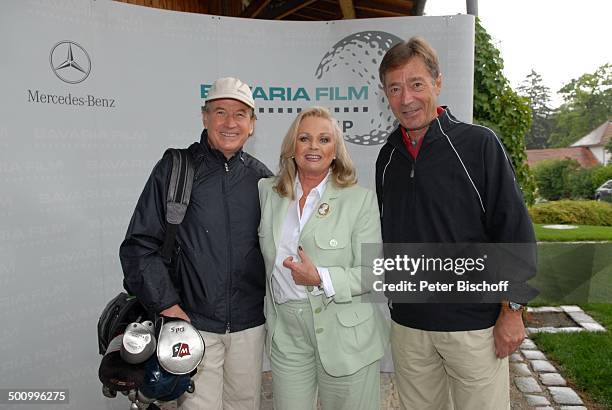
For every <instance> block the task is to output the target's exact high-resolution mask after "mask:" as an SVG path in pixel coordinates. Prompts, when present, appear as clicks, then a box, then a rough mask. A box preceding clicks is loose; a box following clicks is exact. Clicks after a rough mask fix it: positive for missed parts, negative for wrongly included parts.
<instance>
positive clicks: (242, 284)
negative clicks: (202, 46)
mask: <svg viewBox="0 0 612 410" xmlns="http://www.w3.org/2000/svg"><path fill="white" fill-rule="evenodd" d="M254 110H255V104H254V100H253V96H252V94H251V91H250V89H249V87H248V85H246V84H245V83H243V82H242V81H240V80H239V79H236V78H230V77H228V78H220V79H218V80H216V81H215V82H214V83H213V85H212V87H211V88H210V90H209V92H208V97H207V99H206V103H205V106H204V110H203V121H204V127H205V130H204V131H203V132H202V136H201V140H200V142H196V143H193V144H192V145H191V146H190V147H189V152H190V153H191V155H192V157H193V160H194V163H195V177H194V183H193V188H192V192H191V200H190V203H189V206H188V208H187V213H186V214H185V218H184V220H183V222H182V223H181V225H180V226H179V228H178V231H177V235H176V244H177V246H176V251H175V253H174V256H173V269H170V270H169V269H168V261H165V260H164V259H163V257H162V255H161V254H160V247H161V245H162V243H163V241H164V238H165V229H166V223H165V212H166V211H165V208H166V197H167V190H168V182H169V178H170V173H171V166H172V160H171V157H170V156H169V155H167V156H165V157H164V158H162V160H161V161H159V163H158V164H157V165H156V166H155V168H154V169H153V172H152V173H151V176H150V177H149V180H148V181H147V183H146V185H145V188H144V190H143V192H142V194H141V196H140V199H139V200H138V204H137V205H136V210H135V211H134V215H133V216H132V220H131V222H130V226H129V228H128V231H127V234H126V238H125V240H124V241H123V243H122V244H121V249H120V257H121V264H122V266H123V271H124V275H125V284H126V288H127V289H128V290H129V291H130V292H131V293H133V294H135V295H136V296H137V297H138V299H139V300H140V301H141V302H142V303H143V304H144V305H145V306H146V307H147V309H148V310H150V311H152V312H156V313H159V314H161V315H165V316H169V317H177V318H181V319H184V320H187V321H190V322H191V323H192V324H193V325H194V326H195V327H196V328H197V329H198V330H200V332H201V334H202V336H203V338H204V343H205V346H206V351H205V355H204V359H203V361H202V363H201V365H200V368H199V371H198V374H197V375H196V376H195V386H196V392H195V394H192V395H189V394H188V395H184V396H183V402H182V403H181V408H184V409H222V408H223V409H245V410H246V409H249V410H251V409H252V410H256V409H259V401H260V400H259V399H260V385H261V366H262V356H263V342H264V334H265V331H264V326H263V325H264V321H265V318H264V315H263V298H264V295H265V270H264V263H263V258H262V255H261V251H260V249H259V240H258V235H257V227H258V225H259V219H260V209H259V196H258V191H257V182H258V181H259V179H260V178H265V177H268V176H270V175H271V174H272V173H271V172H270V171H269V170H268V168H266V166H265V165H264V164H262V163H261V162H259V161H258V160H257V159H255V158H254V157H252V156H250V155H249V154H247V153H245V152H244V151H243V150H242V146H243V145H244V143H245V142H246V140H247V138H248V137H249V136H250V135H251V134H252V133H253V131H254V127H255V120H256V117H255V111H254Z"/></svg>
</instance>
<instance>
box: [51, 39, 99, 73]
mask: <svg viewBox="0 0 612 410" xmlns="http://www.w3.org/2000/svg"><path fill="white" fill-rule="evenodd" d="M49 62H50V63H51V69H52V70H53V72H54V73H55V75H56V76H57V78H59V79H60V80H62V81H64V82H66V83H69V84H77V83H80V82H81V81H83V80H85V79H86V78H87V77H88V76H89V73H90V71H91V59H90V58H89V54H87V51H85V49H84V48H83V47H81V46H80V45H79V44H77V43H75V42H74V41H69V40H64V41H60V42H59V43H57V44H56V45H54V46H53V48H51V53H50V54H49Z"/></svg>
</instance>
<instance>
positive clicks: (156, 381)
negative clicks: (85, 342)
mask: <svg viewBox="0 0 612 410" xmlns="http://www.w3.org/2000/svg"><path fill="white" fill-rule="evenodd" d="M168 152H169V153H170V154H171V155H172V171H171V175H170V182H169V184H168V195H167V201H166V236H165V239H164V243H163V245H162V246H161V248H160V250H159V252H160V254H161V255H162V256H163V257H164V259H165V260H167V261H170V262H169V263H170V264H172V262H173V261H172V260H171V259H172V254H173V250H174V247H175V240H176V233H177V229H178V225H180V224H181V222H182V221H183V218H184V216H185V213H186V211H187V206H188V205H189V200H190V197H191V188H192V185H193V178H194V172H195V170H194V164H193V160H192V158H191V154H190V153H189V151H188V150H186V149H172V148H171V149H168V150H167V151H166V153H168ZM170 269H171V268H170ZM179 322H181V323H179ZM171 328H173V329H174V330H176V329H177V328H181V329H182V332H180V333H178V332H174V333H173V334H171V333H172V332H171V330H170V329H171ZM177 335H178V336H182V338H181V337H179V338H178V339H177V338H173V336H177ZM179 339H180V340H179ZM172 349H175V350H176V352H174V351H173V350H172ZM98 351H99V353H100V354H101V355H103V358H102V361H101V363H100V369H99V374H98V376H99V378H100V381H101V382H102V386H103V387H102V392H103V394H104V396H106V397H116V395H117V392H122V393H123V394H125V395H127V396H128V398H129V399H130V401H131V402H132V407H131V408H133V409H146V408H149V409H154V408H155V407H156V406H155V404H154V402H155V401H157V400H158V401H169V400H174V399H176V398H178V397H179V396H181V395H182V394H183V393H184V392H190V393H192V392H193V391H194V387H193V382H192V381H191V376H193V375H194V374H195V372H196V370H195V369H196V367H197V365H198V364H199V363H200V361H201V360H202V358H203V355H204V342H203V340H202V338H201V336H200V334H199V332H198V331H197V330H196V329H195V328H193V326H191V325H190V324H189V323H187V322H184V321H180V320H174V319H171V318H159V317H156V316H155V315H153V314H151V312H147V310H146V309H145V308H144V306H143V305H142V304H141V303H140V302H138V300H137V299H136V297H134V296H130V295H128V294H127V293H125V292H121V293H119V294H118V295H117V296H116V297H115V298H113V299H112V300H111V301H110V302H109V303H108V304H107V306H106V307H105V309H104V310H103V312H102V314H101V315H100V319H99V320H98ZM174 353H176V354H175V355H173V354H174Z"/></svg>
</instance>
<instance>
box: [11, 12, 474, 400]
mask: <svg viewBox="0 0 612 410" xmlns="http://www.w3.org/2000/svg"><path fill="white" fill-rule="evenodd" d="M413 35H421V36H423V37H425V38H426V39H427V40H428V41H429V42H430V43H431V44H432V45H433V46H434V47H435V48H436V49H437V51H438V53H439V56H440V61H441V68H442V73H443V78H444V80H443V91H442V94H441V95H440V103H441V104H444V105H449V106H450V107H451V108H452V110H453V112H454V113H455V114H456V115H457V116H458V117H459V118H460V119H463V120H466V121H471V118H472V83H473V48H474V19H473V17H471V16H461V15H458V16H452V17H404V18H384V19H370V20H350V21H333V22H287V21H283V22H278V21H264V20H247V19H239V18H225V17H217V16H208V15H198V14H189V13H178V12H170V11H163V10H158V9H153V8H145V7H139V6H132V5H128V4H124V3H116V2H112V1H107V0H97V1H95V0H6V1H3V2H2V3H1V4H0V50H1V54H2V57H1V58H0V78H1V79H2V80H1V81H2V87H1V91H2V92H1V93H0V183H1V187H2V190H1V192H2V195H1V196H0V324H1V326H2V331H1V332H0V363H1V366H0V367H1V369H2V371H0V389H3V388H14V389H33V388H47V389H49V388H58V389H69V404H68V405H62V406H60V407H58V408H74V409H76V408H87V409H106V408H126V402H127V400H124V399H114V400H109V399H105V398H104V397H102V394H101V393H100V383H99V382H98V379H97V368H98V365H99V362H100V357H99V356H98V354H97V335H96V323H97V318H98V315H99V314H100V311H101V310H102V308H103V306H104V305H105V303H106V302H107V301H108V300H109V299H110V298H111V297H112V296H114V295H115V294H116V293H117V292H118V291H119V290H121V279H122V274H121V269H120V265H119V260H118V248H119V244H120V243H121V240H122V239H123V235H124V233H125V229H126V228H127V225H128V222H129V219H130V216H131V213H132V211H133V207H134V205H135V204H136V200H137V198H138V196H139V194H140V192H141V190H142V187H143V186H144V182H145V180H146V178H147V176H148V174H149V172H150V171H151V169H152V167H153V166H154V164H155V163H156V161H157V160H159V158H160V157H161V155H162V153H163V152H164V150H165V149H166V148H167V147H170V146H173V147H186V146H188V145H189V144H190V143H191V142H193V141H195V140H198V139H199V135H200V132H201V128H202V123H201V115H200V107H201V105H203V101H204V98H205V96H206V94H207V92H208V88H209V87H210V84H211V83H212V82H213V81H214V80H215V79H216V78H218V77H222V76H237V77H239V78H241V79H242V80H244V81H246V82H247V83H248V84H249V85H251V86H252V89H253V93H254V97H255V103H256V105H257V109H256V112H257V115H258V118H259V120H258V121H257V125H256V132H255V135H254V136H253V137H252V138H250V139H249V141H248V142H247V146H246V150H247V151H248V152H249V153H251V154H253V155H254V156H256V157H258V158H259V159H261V160H262V161H263V162H264V163H266V164H267V165H268V167H269V168H270V169H272V170H273V171H276V170H277V163H278V154H279V150H280V142H281V140H282V138H283V136H284V134H285V132H286V130H287V128H288V127H289V124H290V123H291V121H292V120H293V119H294V118H295V116H296V113H297V112H299V111H300V110H301V109H304V108H305V107H309V106H312V105H322V106H325V107H328V108H329V109H330V110H331V111H332V112H333V113H334V115H335V117H336V118H337V119H338V121H339V123H340V125H341V126H342V128H343V130H344V132H345V137H346V140H347V142H348V148H349V151H350V154H351V156H352V157H353V159H354V161H355V163H356V165H357V168H358V176H359V180H360V183H361V184H362V185H365V186H368V187H371V188H373V181H374V162H375V159H376V155H377V153H378V150H379V149H380V147H381V144H382V143H384V141H385V139H386V137H387V135H388V134H389V132H390V131H391V130H392V129H393V128H394V126H395V125H394V121H393V116H392V114H391V112H390V111H389V109H388V106H387V101H386V99H385V97H384V94H383V93H382V90H381V87H380V84H379V81H378V65H379V63H380V60H381V58H382V56H383V55H384V53H385V52H386V51H387V50H388V49H389V48H390V47H391V46H392V45H393V44H395V43H396V42H398V41H400V40H401V39H407V38H409V37H411V36H413ZM9 408H11V406H10V405H9ZM15 408H20V407H17V406H15ZM46 408H47V407H46ZM48 408H54V407H52V406H50V407H48Z"/></svg>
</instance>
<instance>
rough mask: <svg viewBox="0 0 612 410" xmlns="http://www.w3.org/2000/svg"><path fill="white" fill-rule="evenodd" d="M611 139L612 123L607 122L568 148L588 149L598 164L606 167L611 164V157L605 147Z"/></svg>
mask: <svg viewBox="0 0 612 410" xmlns="http://www.w3.org/2000/svg"><path fill="white" fill-rule="evenodd" d="M611 138H612V121H610V120H608V121H606V122H604V123H603V124H601V125H600V126H599V127H597V128H595V129H594V130H593V131H591V132H590V133H588V134H587V135H585V136H584V137H582V138H580V139H579V140H578V141H576V142H574V143H573V144H572V145H570V146H571V147H585V148H588V149H589V150H590V151H591V152H592V153H593V156H594V157H595V158H597V161H599V163H601V164H602V165H608V164H610V163H612V155H610V153H609V152H607V151H606V148H605V145H606V144H607V143H608V141H610V139H611Z"/></svg>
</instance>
